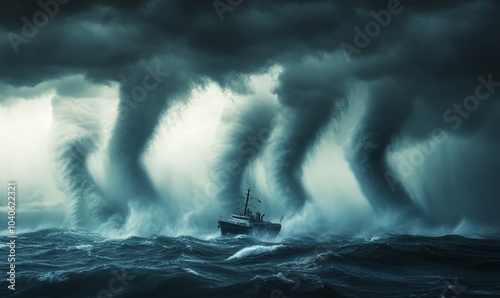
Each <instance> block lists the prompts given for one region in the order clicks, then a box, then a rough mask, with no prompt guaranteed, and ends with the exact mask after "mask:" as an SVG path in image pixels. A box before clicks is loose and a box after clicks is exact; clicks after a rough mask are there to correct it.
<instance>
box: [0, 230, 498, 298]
mask: <svg viewBox="0 0 500 298" xmlns="http://www.w3.org/2000/svg"><path fill="white" fill-rule="evenodd" d="M2 238H4V239H7V238H6V237H2ZM499 239H500V238H497V237H482V238H466V237H462V236H457V235H449V236H441V237H428V236H415V235H394V234H385V235H380V236H377V237H371V238H363V237H349V236H330V237H326V238H322V239H314V238H297V239H293V238H284V239H280V238H277V239H266V240H259V239H256V238H252V237H249V236H243V235H239V236H224V237H220V236H217V237H216V236H211V237H205V238H204V239H200V238H195V237H191V236H179V237H167V236H161V235H156V236H149V237H137V236H131V237H128V238H126V239H112V238H107V237H104V236H102V235H97V234H92V233H89V232H84V231H77V230H57V229H48V230H40V231H36V232H29V233H23V234H19V235H18V237H17V239H16V262H15V265H16V267H15V268H16V273H15V275H16V283H15V291H13V290H10V289H8V288H7V286H8V285H9V283H8V282H6V281H5V278H4V279H3V281H2V288H1V290H0V293H1V297H272V298H284V297H500V240H499ZM7 242H8V241H7V240H5V242H4V243H2V244H0V248H1V251H2V252H3V253H4V255H7V254H8V248H7V247H8V245H7V244H6V243H7ZM4 264H5V263H4ZM6 268H8V265H7V267H5V265H4V269H3V271H7V270H8V269H6ZM7 276H8V274H7Z"/></svg>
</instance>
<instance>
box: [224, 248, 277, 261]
mask: <svg viewBox="0 0 500 298" xmlns="http://www.w3.org/2000/svg"><path fill="white" fill-rule="evenodd" d="M281 247H283V245H281V244H279V245H271V246H264V245H254V246H250V247H245V248H243V249H240V250H239V251H238V252H236V253H235V254H234V255H232V256H230V257H229V258H227V260H232V259H241V258H245V257H248V256H254V255H259V254H265V253H269V252H272V251H275V250H277V249H279V248H281Z"/></svg>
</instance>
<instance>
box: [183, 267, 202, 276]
mask: <svg viewBox="0 0 500 298" xmlns="http://www.w3.org/2000/svg"><path fill="white" fill-rule="evenodd" d="M182 269H184V270H185V271H186V272H189V273H191V274H194V275H196V276H203V274H201V273H199V272H197V271H194V270H193V269H191V268H184V267H182Z"/></svg>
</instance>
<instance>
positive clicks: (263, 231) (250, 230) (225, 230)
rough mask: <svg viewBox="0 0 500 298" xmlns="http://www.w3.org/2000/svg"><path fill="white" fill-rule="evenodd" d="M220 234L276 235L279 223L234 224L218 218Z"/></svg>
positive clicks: (279, 227) (278, 230) (279, 228)
mask: <svg viewBox="0 0 500 298" xmlns="http://www.w3.org/2000/svg"><path fill="white" fill-rule="evenodd" d="M218 223H219V228H220V232H221V235H228V234H230V235H238V234H244V235H250V236H256V235H268V236H272V237H276V236H277V235H278V233H279V232H280V231H281V224H277V223H269V222H266V223H252V224H251V225H250V226H246V225H240V224H235V223H231V222H227V221H224V220H219V221H218Z"/></svg>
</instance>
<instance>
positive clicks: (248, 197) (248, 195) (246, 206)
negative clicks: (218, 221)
mask: <svg viewBox="0 0 500 298" xmlns="http://www.w3.org/2000/svg"><path fill="white" fill-rule="evenodd" d="M249 199H250V188H249V189H248V190H247V198H246V200H245V212H244V213H243V215H247V208H248V200H249Z"/></svg>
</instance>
